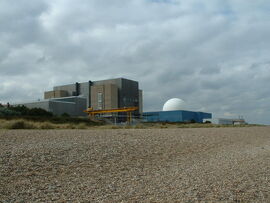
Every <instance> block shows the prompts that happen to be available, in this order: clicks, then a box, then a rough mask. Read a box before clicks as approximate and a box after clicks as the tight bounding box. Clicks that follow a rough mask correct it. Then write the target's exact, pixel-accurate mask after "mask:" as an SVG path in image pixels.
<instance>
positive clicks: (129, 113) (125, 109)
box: [84, 107, 139, 123]
mask: <svg viewBox="0 0 270 203" xmlns="http://www.w3.org/2000/svg"><path fill="white" fill-rule="evenodd" d="M138 109H139V108H138V107H123V108H118V109H100V110H94V109H93V108H92V107H91V108H88V109H86V110H85V111H84V112H85V113H87V114H88V115H89V116H95V115H96V114H106V113H118V112H126V113H127V121H128V123H130V122H131V119H132V112H133V111H136V110H138Z"/></svg>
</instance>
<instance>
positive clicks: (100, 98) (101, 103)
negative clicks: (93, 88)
mask: <svg viewBox="0 0 270 203" xmlns="http://www.w3.org/2000/svg"><path fill="white" fill-rule="evenodd" d="M97 100H98V101H97V102H98V109H103V94H102V93H101V92H99V93H98V95H97Z"/></svg>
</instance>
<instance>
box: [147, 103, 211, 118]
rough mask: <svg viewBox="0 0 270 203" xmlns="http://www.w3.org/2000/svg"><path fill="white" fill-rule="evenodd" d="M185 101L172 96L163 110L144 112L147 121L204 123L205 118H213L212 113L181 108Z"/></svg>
mask: <svg viewBox="0 0 270 203" xmlns="http://www.w3.org/2000/svg"><path fill="white" fill-rule="evenodd" d="M183 105H184V101H183V100H182V99H178V98H172V99H170V100H168V101H167V102H166V103H165V104H164V105H163V111H155V112H144V113H143V119H144V121H145V122H196V123H203V120H204V119H210V118H212V114H211V113H204V112H195V111H187V110H181V109H182V108H183Z"/></svg>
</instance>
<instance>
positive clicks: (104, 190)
mask: <svg viewBox="0 0 270 203" xmlns="http://www.w3.org/2000/svg"><path fill="white" fill-rule="evenodd" d="M269 190H270V127H250V128H205V129H201V128H200V129H130V130H13V131H0V202H52V201H55V202H200V201H201V200H203V201H206V200H207V201H208V200H209V201H210V202H216V201H217V200H219V201H221V202H222V201H224V202H237V201H243V202H256V201H257V202H270V192H269Z"/></svg>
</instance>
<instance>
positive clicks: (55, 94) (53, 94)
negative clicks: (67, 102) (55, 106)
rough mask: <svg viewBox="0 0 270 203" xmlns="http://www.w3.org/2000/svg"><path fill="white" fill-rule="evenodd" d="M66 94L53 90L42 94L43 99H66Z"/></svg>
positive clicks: (62, 91) (65, 92)
mask: <svg viewBox="0 0 270 203" xmlns="http://www.w3.org/2000/svg"><path fill="white" fill-rule="evenodd" d="M67 96H68V92H67V91H64V90H54V91H49V92H44V99H52V98H60V97H67Z"/></svg>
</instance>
